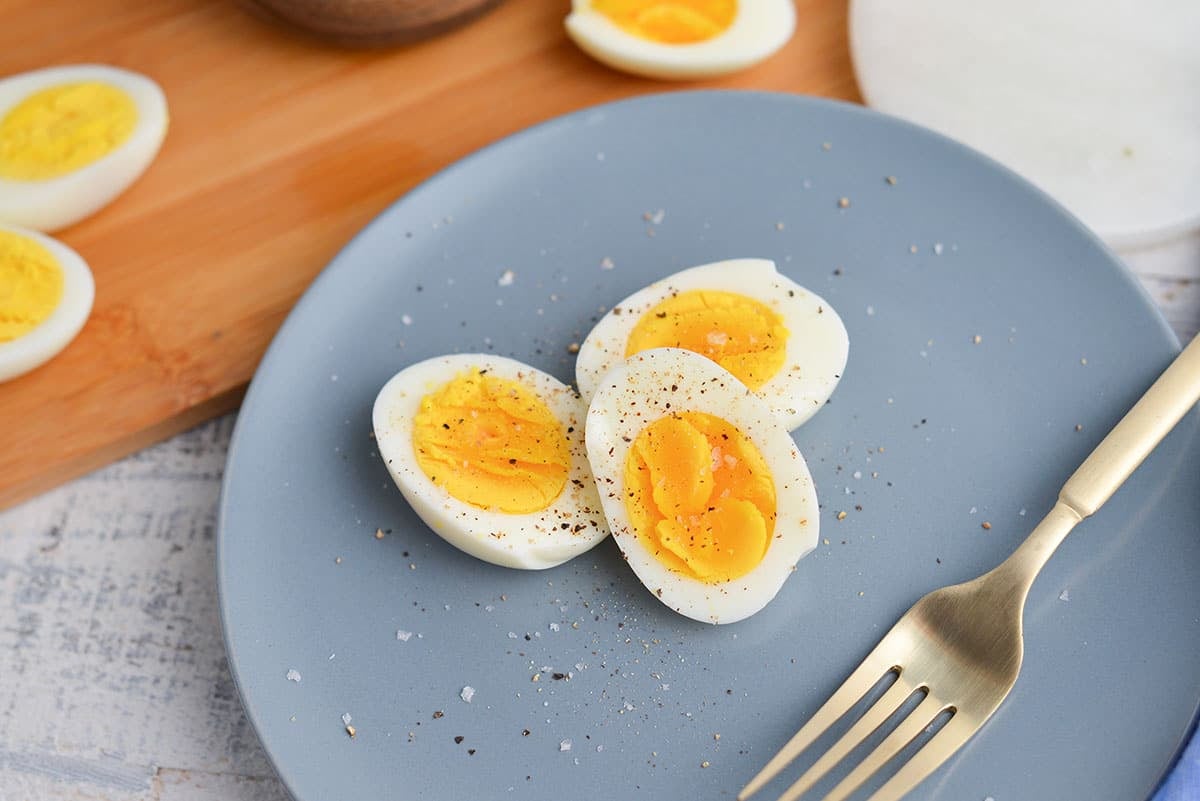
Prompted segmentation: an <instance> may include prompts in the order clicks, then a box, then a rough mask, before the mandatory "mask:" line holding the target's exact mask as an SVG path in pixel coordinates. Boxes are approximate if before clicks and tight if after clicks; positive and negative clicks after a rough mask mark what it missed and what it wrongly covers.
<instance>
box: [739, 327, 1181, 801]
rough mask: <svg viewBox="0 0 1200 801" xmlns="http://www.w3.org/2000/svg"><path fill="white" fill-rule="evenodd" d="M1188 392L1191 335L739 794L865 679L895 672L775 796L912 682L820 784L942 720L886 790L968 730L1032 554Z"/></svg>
mask: <svg viewBox="0 0 1200 801" xmlns="http://www.w3.org/2000/svg"><path fill="white" fill-rule="evenodd" d="M1198 399H1200V336H1198V337H1196V338H1194V339H1193V340H1192V342H1191V344H1189V345H1188V346H1187V348H1185V349H1184V350H1183V352H1182V353H1180V354H1179V356H1178V357H1176V359H1175V361H1173V362H1172V363H1171V365H1170V367H1168V368H1167V370H1166V372H1164V373H1163V374H1162V375H1161V376H1159V378H1158V380H1157V381H1155V382H1154V385H1153V386H1151V387H1150V389H1149V390H1147V392H1146V394H1145V395H1143V396H1142V397H1141V399H1140V400H1138V402H1137V403H1136V404H1135V405H1134V407H1133V408H1132V409H1130V410H1129V412H1128V414H1126V415H1125V417H1124V418H1123V419H1122V420H1121V422H1120V423H1118V424H1117V426H1116V428H1114V429H1113V430H1112V431H1110V432H1109V434H1108V436H1107V437H1105V438H1104V441H1102V442H1101V443H1100V444H1099V445H1098V446H1097V447H1096V449H1095V450H1094V451H1092V453H1091V455H1089V456H1088V458H1087V460H1086V461H1084V463H1083V464H1082V465H1081V466H1080V467H1079V469H1078V470H1076V471H1075V473H1074V474H1073V475H1072V476H1071V477H1070V478H1069V479H1068V480H1067V483H1066V484H1065V485H1063V488H1062V490H1061V491H1060V492H1059V495H1058V501H1057V503H1055V504H1054V508H1053V509H1051V510H1050V513H1049V514H1048V515H1046V517H1045V519H1044V520H1042V522H1041V523H1039V524H1038V525H1037V527H1036V528H1035V529H1034V530H1033V532H1032V533H1031V534H1030V535H1029V538H1028V539H1026V540H1025V542H1023V543H1022V544H1021V546H1020V547H1019V548H1017V550H1016V551H1015V552H1014V553H1013V554H1012V556H1010V557H1009V558H1008V559H1006V560H1005V561H1004V562H1003V563H1001V564H1000V565H999V566H998V567H996V568H995V569H993V570H991V571H990V572H988V573H985V574H984V575H982V576H980V577H979V578H977V579H974V580H973V581H968V582H966V583H965V584H955V585H953V586H951V587H944V588H942V589H939V590H934V591H933V592H931V593H929V594H928V595H926V596H925V597H924V598H922V599H921V600H919V601H917V603H916V605H915V606H913V608H912V609H910V610H908V612H907V613H906V614H905V615H904V617H902V618H900V621H899V622H898V623H896V625H895V626H893V627H892V630H891V631H889V632H888V633H887V635H885V636H884V638H883V640H882V641H880V643H879V644H878V645H877V646H875V649H874V650H873V651H871V653H870V654H869V655H868V656H867V658H866V659H865V660H863V663H862V664H861V665H859V666H858V668H857V669H856V670H855V671H854V672H853V673H851V674H850V678H848V679H846V681H845V682H844V683H843V684H842V686H841V687H839V688H838V689H837V691H836V692H834V694H833V695H832V696H831V697H830V699H829V700H828V701H826V702H825V704H824V706H822V707H821V708H820V709H819V710H818V711H817V713H816V714H815V715H813V716H812V718H810V719H809V720H808V722H807V723H805V724H804V726H803V727H802V728H801V729H800V731H798V732H796V734H795V735H794V736H793V737H792V739H791V740H789V741H788V743H787V744H786V745H785V746H784V747H783V748H782V749H781V750H780V751H779V753H778V754H776V755H775V756H774V757H772V759H771V761H770V762H768V763H767V764H766V766H765V767H764V768H763V769H762V770H761V771H759V773H758V775H757V776H755V777H754V778H753V779H751V780H750V783H749V784H747V785H746V786H745V788H743V789H742V791H741V792H740V793H739V794H738V801H745V799H747V798H749V797H750V796H751V795H753V794H754V793H756V792H758V791H759V790H760V789H762V787H763V786H764V785H765V784H766V783H767V782H769V781H770V780H771V779H773V778H774V777H775V776H776V775H777V774H778V773H779V772H780V771H782V770H783V769H784V768H785V767H787V765H788V764H790V763H791V762H792V760H794V759H796V757H798V756H799V755H800V754H801V753H802V752H803V751H804V750H805V749H807V748H808V747H809V746H810V745H811V744H812V743H813V741H814V740H816V739H817V738H818V737H819V736H821V734H822V733H823V732H824V731H825V730H827V729H828V728H829V727H830V726H831V725H833V724H834V723H836V722H837V721H838V720H840V719H841V718H842V717H843V716H844V715H845V714H846V713H847V712H848V711H849V710H850V708H851V707H852V706H854V705H855V704H856V703H858V702H859V701H860V700H861V699H862V698H863V697H864V696H865V695H866V694H867V693H868V692H869V691H870V690H871V689H872V688H873V687H875V686H876V685H877V684H879V683H880V682H881V680H883V679H885V678H887V675H888V674H889V673H894V674H896V679H895V681H894V682H893V683H892V684H891V686H890V687H888V689H887V690H886V691H885V692H884V693H883V695H882V697H880V698H879V700H878V701H876V702H875V703H874V704H872V705H871V706H870V707H868V708H867V710H866V712H864V713H863V714H862V717H860V718H859V719H858V720H857V721H856V722H855V723H854V724H853V725H852V726H851V727H850V729H849V730H848V731H847V732H846V733H845V734H844V735H843V736H842V737H841V738H840V739H839V740H838V741H837V742H836V743H834V744H833V745H832V746H830V748H829V750H828V751H826V752H825V753H824V754H822V755H821V756H820V757H819V758H818V759H817V760H816V762H815V763H813V765H812V767H810V768H809V769H808V770H807V771H806V772H805V773H804V774H803V775H802V776H800V778H799V779H797V780H796V782H795V783H794V784H793V785H792V786H791V787H789V788H788V789H787V791H786V792H784V794H783V795H782V796H780V798H779V801H795V799H798V798H799V797H800V796H801V795H803V794H804V793H805V792H807V791H808V790H809V789H810V788H811V787H812V786H813V785H814V784H816V783H817V782H818V781H820V780H821V778H822V777H824V776H825V775H826V774H827V773H828V772H829V770H830V769H831V768H833V767H834V766H835V765H837V764H838V763H839V762H841V761H842V759H843V758H845V757H846V756H847V755H848V754H849V753H850V752H851V751H853V750H854V749H855V748H856V747H857V746H858V745H860V744H861V743H862V742H863V741H864V740H865V739H866V738H867V737H869V736H870V735H871V734H872V733H873V732H874V731H875V730H876V729H878V728H879V727H880V726H881V725H882V724H883V723H884V722H885V721H887V720H888V719H889V718H890V717H892V715H893V714H894V713H896V712H897V711H898V710H899V709H900V708H901V707H903V706H905V705H906V704H905V702H906V701H908V700H909V698H910V697H911V696H912V695H913V694H914V693H922V694H923V695H924V697H923V698H922V699H921V700H920V701H919V702H918V703H917V705H916V706H915V708H913V709H912V711H911V712H910V713H909V714H908V715H907V716H906V717H904V718H903V720H901V721H900V723H899V724H898V725H897V726H896V728H895V729H894V730H892V732H891V733H890V734H888V735H887V736H886V737H885V738H884V739H883V741H882V742H881V743H880V744H879V745H878V746H877V747H876V748H875V750H873V751H872V752H871V753H870V754H868V755H867V756H866V757H865V758H864V759H863V760H862V762H860V763H859V764H858V765H857V766H855V767H854V768H853V769H852V770H851V771H850V773H849V774H847V775H846V777H845V778H844V779H842V781H841V782H840V783H839V784H838V785H837V786H835V787H834V788H833V790H831V791H830V792H829V794H828V795H826V796H825V800H824V801H842V799H845V798H847V797H848V796H849V795H850V794H851V793H853V792H854V791H855V790H856V789H858V788H859V787H860V786H861V785H862V784H863V782H865V781H867V780H868V779H869V778H871V776H873V775H874V774H875V773H876V772H878V771H879V770H880V769H881V768H882V767H883V766H884V765H885V764H887V763H888V762H890V761H891V760H892V759H893V758H894V757H896V756H897V755H898V754H899V753H900V752H901V751H902V750H904V749H905V748H906V747H907V746H909V745H910V744H911V743H912V742H913V741H914V740H915V739H916V738H917V737H918V736H920V735H921V733H922V732H923V731H925V730H926V729H927V728H929V727H930V726H931V725H933V724H934V723H935V722H936V721H938V720H939V719H944V718H945V717H946V715H947V713H948V714H949V715H950V717H949V720H948V721H946V722H945V724H944V725H943V726H942V727H941V728H940V729H938V730H937V731H936V732H935V733H934V734H933V736H932V737H931V738H930V739H928V740H927V741H926V742H925V744H924V745H922V746H921V747H920V749H919V750H918V751H917V752H916V753H915V754H913V755H912V756H911V757H910V758H909V759H908V761H907V762H905V763H904V764H903V765H902V766H901V767H900V769H899V770H898V771H897V772H896V773H895V774H894V775H893V776H892V777H891V778H890V779H889V780H888V781H887V782H886V783H885V784H884V785H883V786H882V787H881V788H880V789H879V790H878V791H877V792H876V793H875V794H874V795H872V796H871V798H870V801H897V799H899V798H901V797H902V796H903V795H904V794H905V793H907V792H908V791H909V790H911V789H912V788H913V787H915V786H917V785H918V784H919V783H920V782H921V781H923V780H924V779H925V778H926V777H927V776H929V774H931V773H933V772H934V771H935V770H936V769H937V768H938V766H939V765H941V764H942V763H943V762H945V761H946V759H947V758H949V757H950V755H951V754H953V753H954V752H955V751H957V750H958V749H959V747H960V746H962V744H963V743H965V742H966V741H967V740H968V739H969V738H970V737H971V735H973V734H974V733H975V732H976V731H978V730H979V727H980V726H982V725H983V724H984V723H985V722H986V721H987V719H988V718H989V717H991V715H992V713H993V712H995V711H996V708H997V707H999V706H1000V703H1001V702H1002V701H1003V700H1004V698H1005V696H1007V695H1008V693H1009V691H1010V690H1011V689H1012V687H1013V684H1015V683H1016V680H1017V674H1018V673H1019V672H1020V670H1021V656H1022V652H1023V645H1022V634H1021V615H1022V612H1023V610H1024V607H1025V598H1026V596H1027V595H1028V594H1029V588H1030V586H1031V585H1032V584H1033V580H1034V579H1035V578H1036V577H1037V574H1038V573H1039V572H1040V571H1041V569H1042V566H1043V565H1045V564H1046V561H1047V560H1048V559H1049V558H1050V555H1051V554H1053V553H1054V550H1055V549H1056V548H1057V547H1058V545H1059V543H1061V542H1062V541H1063V539H1064V538H1065V537H1066V536H1067V534H1068V533H1070V531H1071V529H1072V528H1074V527H1075V525H1076V524H1077V523H1079V522H1080V521H1081V520H1083V519H1084V518H1085V517H1088V516H1089V515H1091V514H1093V513H1094V512H1095V511H1096V510H1097V509H1099V508H1100V507H1101V506H1102V505H1103V504H1104V502H1105V501H1107V500H1108V499H1109V498H1110V497H1112V494H1113V493H1114V492H1116V490H1117V488H1118V487H1120V486H1121V484H1123V483H1124V482H1125V479H1127V478H1129V475H1130V473H1132V472H1133V471H1134V470H1135V469H1137V467H1138V465H1140V464H1141V463H1142V461H1143V460H1144V459H1145V458H1146V456H1147V455H1149V453H1150V451H1152V450H1153V449H1154V448H1155V446H1157V445H1158V443H1159V442H1161V441H1162V438H1163V437H1165V436H1166V435H1167V433H1168V432H1170V430H1171V429H1172V428H1174V427H1175V424H1176V423H1178V422H1179V420H1180V419H1181V418H1182V417H1183V416H1184V415H1185V414H1186V413H1187V411H1188V410H1189V409H1190V408H1191V407H1192V405H1193V404H1195V403H1196V401H1197V400H1198Z"/></svg>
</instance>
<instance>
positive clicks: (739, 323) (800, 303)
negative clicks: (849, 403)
mask: <svg viewBox="0 0 1200 801" xmlns="http://www.w3.org/2000/svg"><path fill="white" fill-rule="evenodd" d="M662 347H670V348H684V349H687V350H690V351H694V352H696V353H699V354H701V355H703V356H706V357H708V358H709V359H711V360H713V361H714V362H716V363H718V364H720V365H721V366H722V367H724V368H725V369H726V370H728V371H730V372H731V373H733V375H734V376H735V377H736V378H737V379H738V380H739V381H741V382H742V383H743V384H745V385H746V386H748V387H749V388H750V389H751V390H752V391H754V392H755V393H757V394H758V395H759V396H760V397H761V398H762V399H763V400H764V401H765V402H766V403H767V405H768V406H770V407H771V408H772V409H773V410H774V412H775V414H776V415H778V416H779V418H780V420H781V421H782V422H783V424H784V427H785V428H787V429H788V430H791V429H794V428H797V427H798V426H799V425H800V424H801V423H803V422H804V421H806V420H808V419H809V418H810V417H812V416H813V415H814V414H816V413H817V412H818V411H819V410H820V409H821V407H822V406H823V405H824V404H825V401H826V400H828V399H829V397H830V395H832V394H833V390H834V388H835V387H836V386H837V384H838V381H840V380H841V377H842V370H843V369H844V368H845V366H846V359H847V357H848V355H849V350H850V338H849V336H848V335H847V333H846V327H845V325H843V323H842V320H841V318H840V317H839V316H838V314H837V312H835V311H834V310H833V307H832V306H830V305H829V303H828V302H827V301H825V300H824V299H823V298H821V297H820V296H819V295H817V294H816V293H814V292H811V291H809V290H808V289H805V288H804V287H802V286H800V285H799V284H797V283H796V282H795V281H793V280H791V279H790V278H788V277H787V276H785V275H782V274H780V273H779V272H777V271H776V269H775V263H774V262H772V261H770V260H768V259H729V260H726V261H719V262H714V263H712V264H704V265H701V266H699V267H692V268H690V269H687V270H683V271H681V272H678V273H675V274H674V275H669V276H667V277H666V278H663V279H661V280H659V281H656V282H654V283H653V284H650V285H649V286H647V287H645V288H644V289H641V290H639V291H637V292H635V293H633V294H632V295H630V296H629V297H627V298H625V299H624V300H622V301H621V302H620V303H618V304H616V305H615V306H613V308H612V309H610V310H609V311H608V313H607V314H605V316H604V317H602V318H601V319H600V321H599V322H598V323H597V324H596V326H595V327H594V328H593V329H592V331H591V333H589V334H588V336H587V338H586V339H585V340H584V342H583V344H582V345H581V346H580V349H579V356H578V358H577V360H576V362H575V381H576V383H577V384H578V385H579V391H580V393H581V394H582V395H583V397H584V399H585V400H590V399H591V398H592V395H593V394H594V393H595V392H596V389H597V387H598V386H599V385H600V382H601V380H602V379H604V377H605V375H606V374H607V373H608V371H609V370H612V369H613V368H614V367H616V366H617V365H619V364H621V362H623V361H624V360H625V359H627V358H629V357H630V356H633V355H634V354H635V353H638V352H640V351H643V350H648V349H651V348H662Z"/></svg>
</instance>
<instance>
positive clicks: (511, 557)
mask: <svg viewBox="0 0 1200 801" xmlns="http://www.w3.org/2000/svg"><path fill="white" fill-rule="evenodd" d="M586 414H587V407H586V406H585V405H584V403H583V401H582V400H581V399H580V397H579V395H578V394H576V392H575V391H574V390H573V389H572V388H570V387H568V386H566V385H565V384H563V383H562V382H561V381H559V380H558V379H556V378H554V377H553V376H551V375H548V374H547V373H543V372H542V371H541V370H537V369H535V368H533V367H530V366H529V365H526V364H522V363H521V362H518V361H514V360H513V359H506V358H503V357H499V356H491V355H484V354H456V355H452V356H440V357H437V358H433V359H427V360H426V361H423V362H418V363H417V364H414V365H412V366H410V367H407V368H405V369H404V370H402V371H400V372H399V373H397V374H396V375H395V376H394V377H393V378H392V379H391V380H390V381H388V382H387V384H385V385H384V387H383V389H382V390H380V392H379V395H378V397H377V398H376V399H375V408H374V412H373V418H374V427H375V440H376V443H377V444H378V446H379V453H380V455H381V456H382V457H383V460H384V462H385V463H386V464H387V468H388V471H389V472H390V473H391V475H392V479H393V480H395V482H396V486H398V487H399V488H400V492H401V493H402V494H403V495H404V497H405V499H406V500H407V501H408V502H409V504H410V505H411V506H412V508H413V510H414V511H415V512H416V513H417V514H418V515H419V516H420V518H421V519H422V520H424V521H425V523H426V524H427V525H428V526H429V527H430V528H431V529H433V531H434V532H435V533H437V534H438V535H439V536H440V537H442V538H443V539H444V540H446V541H447V542H449V543H450V544H451V545H453V546H455V547H456V548H458V549H460V550H462V551H465V552H467V553H469V554H471V555H472V556H476V557H478V558H480V559H483V560H484V561H486V562H491V563H493V564H497V565H503V566H505V567H518V568H525V569H530V570H538V569H542V568H547V567H554V566H555V565H558V564H562V563H563V562H565V561H567V560H568V559H571V558H572V557H575V556H578V555H579V554H581V553H583V552H584V551H586V550H588V549H589V548H591V547H592V546H594V545H596V544H597V543H599V542H600V541H601V540H603V539H604V538H605V537H607V536H608V527H607V526H606V524H605V522H604V511H603V510H602V509H601V507H600V499H599V497H598V496H597V494H596V486H595V483H594V482H593V481H592V472H591V468H590V467H589V466H588V462H587V453H586V450H585V446H584V439H583V436H584V431H583V429H584V421H585V418H586Z"/></svg>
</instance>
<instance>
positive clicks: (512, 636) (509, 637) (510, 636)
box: [508, 631, 517, 640]
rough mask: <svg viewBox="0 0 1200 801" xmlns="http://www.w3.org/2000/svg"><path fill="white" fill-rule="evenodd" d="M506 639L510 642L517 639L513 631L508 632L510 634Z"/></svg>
mask: <svg viewBox="0 0 1200 801" xmlns="http://www.w3.org/2000/svg"><path fill="white" fill-rule="evenodd" d="M508 639H510V640H515V639H517V633H516V632H515V631H510V632H509V633H508Z"/></svg>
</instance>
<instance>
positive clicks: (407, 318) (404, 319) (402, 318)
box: [400, 314, 412, 325]
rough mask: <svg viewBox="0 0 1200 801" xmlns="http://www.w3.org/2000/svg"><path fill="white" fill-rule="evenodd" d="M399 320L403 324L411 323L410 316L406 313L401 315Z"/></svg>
mask: <svg viewBox="0 0 1200 801" xmlns="http://www.w3.org/2000/svg"><path fill="white" fill-rule="evenodd" d="M400 322H402V323H404V324H405V325H412V317H410V316H409V315H407V314H404V315H401V316H400Z"/></svg>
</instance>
